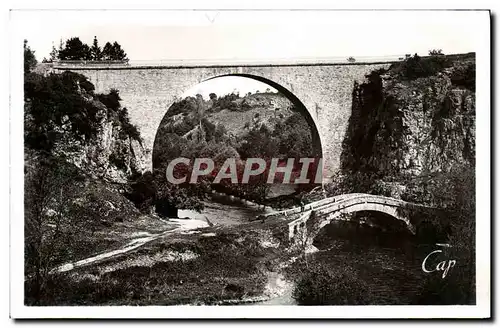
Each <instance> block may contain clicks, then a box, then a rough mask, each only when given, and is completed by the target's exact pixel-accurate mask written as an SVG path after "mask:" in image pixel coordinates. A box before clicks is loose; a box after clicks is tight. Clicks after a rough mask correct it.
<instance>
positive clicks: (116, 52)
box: [113, 41, 127, 60]
mask: <svg viewBox="0 0 500 328" xmlns="http://www.w3.org/2000/svg"><path fill="white" fill-rule="evenodd" d="M113 57H114V58H113V60H126V59H127V54H126V53H125V51H124V50H123V49H122V47H121V45H120V44H119V43H118V42H116V41H115V42H114V43H113Z"/></svg>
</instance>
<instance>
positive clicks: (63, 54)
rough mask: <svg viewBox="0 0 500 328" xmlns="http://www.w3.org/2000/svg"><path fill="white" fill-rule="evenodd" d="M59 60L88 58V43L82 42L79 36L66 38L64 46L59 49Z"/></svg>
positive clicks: (89, 55) (89, 57) (89, 56)
mask: <svg viewBox="0 0 500 328" xmlns="http://www.w3.org/2000/svg"><path fill="white" fill-rule="evenodd" d="M59 59H61V60H90V59H92V58H91V53H90V48H89V46H88V45H86V44H85V43H83V42H82V41H81V40H80V38H78V37H74V38H70V39H69V40H66V46H65V47H64V49H62V50H61V51H59Z"/></svg>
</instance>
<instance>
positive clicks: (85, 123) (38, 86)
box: [24, 72, 99, 152]
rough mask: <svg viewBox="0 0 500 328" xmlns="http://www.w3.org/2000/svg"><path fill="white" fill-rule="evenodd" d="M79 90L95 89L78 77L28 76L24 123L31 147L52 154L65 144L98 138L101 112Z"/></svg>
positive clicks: (64, 74)
mask: <svg viewBox="0 0 500 328" xmlns="http://www.w3.org/2000/svg"><path fill="white" fill-rule="evenodd" d="M80 82H83V83H80ZM80 88H90V91H92V90H93V85H92V84H90V82H88V81H87V79H86V78H85V77H84V76H83V75H80V74H76V73H71V72H64V73H62V74H49V75H48V76H46V77H44V76H41V75H38V74H34V73H31V74H29V75H27V76H26V79H25V83H24V99H25V122H24V123H25V144H26V145H27V146H28V147H31V148H34V149H39V150H45V151H49V152H50V151H51V150H52V149H53V148H54V146H55V144H57V143H58V142H60V141H62V140H67V139H68V138H69V139H73V140H78V141H82V142H88V141H89V140H90V138H91V137H92V136H94V135H95V133H96V132H97V126H98V124H97V123H98V121H99V116H98V112H99V108H98V107H96V106H95V105H94V104H93V103H92V102H89V101H87V100H86V99H85V98H83V97H82V95H81V93H80V90H79V89H80Z"/></svg>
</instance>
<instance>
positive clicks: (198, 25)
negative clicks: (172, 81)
mask: <svg viewBox="0 0 500 328" xmlns="http://www.w3.org/2000/svg"><path fill="white" fill-rule="evenodd" d="M476 16H478V15H477V12H460V11H441V12H408V11H406V12H396V11H389V12H383V11H381V12H377V11H358V12H342V11H340V12H339V11H337V12H335V11H333V12H332V11H323V12H227V11H222V12H192V11H185V12H180V13H179V12H172V11H168V12H161V11H159V12H151V11H138V12H133V11H114V12H113V11H80V12H75V11H59V12H58V11H21V12H19V11H17V12H14V13H13V14H11V20H12V19H13V20H14V21H16V22H19V25H18V26H19V29H18V32H19V33H18V37H20V38H26V39H28V42H29V44H30V46H31V48H32V49H34V50H35V54H36V56H37V58H38V59H39V60H41V59H42V58H43V57H44V56H47V57H48V55H49V52H50V50H51V47H52V44H53V43H54V44H55V46H56V47H57V46H58V45H59V40H61V39H62V40H63V41H64V40H66V39H67V38H69V37H72V36H78V37H80V39H82V41H84V42H86V43H88V44H91V43H92V40H93V37H94V36H97V38H98V40H99V41H100V44H101V45H104V43H105V42H106V41H118V43H120V44H121V45H122V46H123V48H124V49H125V51H126V52H127V54H128V57H129V58H130V60H132V61H159V60H165V61H181V60H182V61H186V60H231V59H233V60H234V59H239V60H249V61H252V60H257V61H259V60H267V59H284V58H314V57H321V58H330V57H337V58H344V57H345V58H347V57H349V56H354V57H356V58H358V57H363V56H367V57H372V56H375V57H377V56H401V55H404V54H407V53H411V54H413V53H419V54H427V52H428V51H429V50H430V49H442V50H443V52H444V53H464V52H470V51H474V50H475V48H476V40H475V37H476V36H477V30H476V28H475V22H476V21H477V19H476ZM484 18H486V19H487V18H488V17H487V16H484Z"/></svg>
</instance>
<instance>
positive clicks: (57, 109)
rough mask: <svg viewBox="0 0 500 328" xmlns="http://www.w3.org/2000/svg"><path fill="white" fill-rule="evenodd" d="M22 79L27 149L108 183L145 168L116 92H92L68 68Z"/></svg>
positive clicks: (136, 134) (138, 140) (139, 145)
mask: <svg viewBox="0 0 500 328" xmlns="http://www.w3.org/2000/svg"><path fill="white" fill-rule="evenodd" d="M25 79H26V81H25V120H24V127H25V147H26V148H28V149H30V150H33V151H35V152H41V153H42V154H46V155H51V156H56V157H60V158H64V159H65V160H66V161H67V162H69V163H72V164H74V165H76V166H77V167H78V168H80V169H81V170H82V171H84V172H85V173H86V174H88V175H89V176H91V177H93V178H101V179H105V180H107V181H110V182H117V183H124V182H126V181H127V179H128V178H130V177H132V176H133V175H135V174H138V173H142V172H143V171H144V170H145V169H146V164H145V155H144V149H143V146H142V140H141V137H140V135H139V132H138V131H137V129H136V128H135V126H133V125H132V124H131V123H130V120H129V117H128V111H127V109H126V108H122V107H121V105H120V97H119V95H118V92H117V91H116V90H113V91H111V92H110V93H109V94H96V93H94V86H93V85H92V84H91V83H90V82H89V81H88V80H87V79H86V78H85V77H84V76H82V75H79V74H75V73H71V72H65V73H63V74H47V75H45V76H43V75H40V74H35V73H30V74H29V75H27V76H26V77H25Z"/></svg>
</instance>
